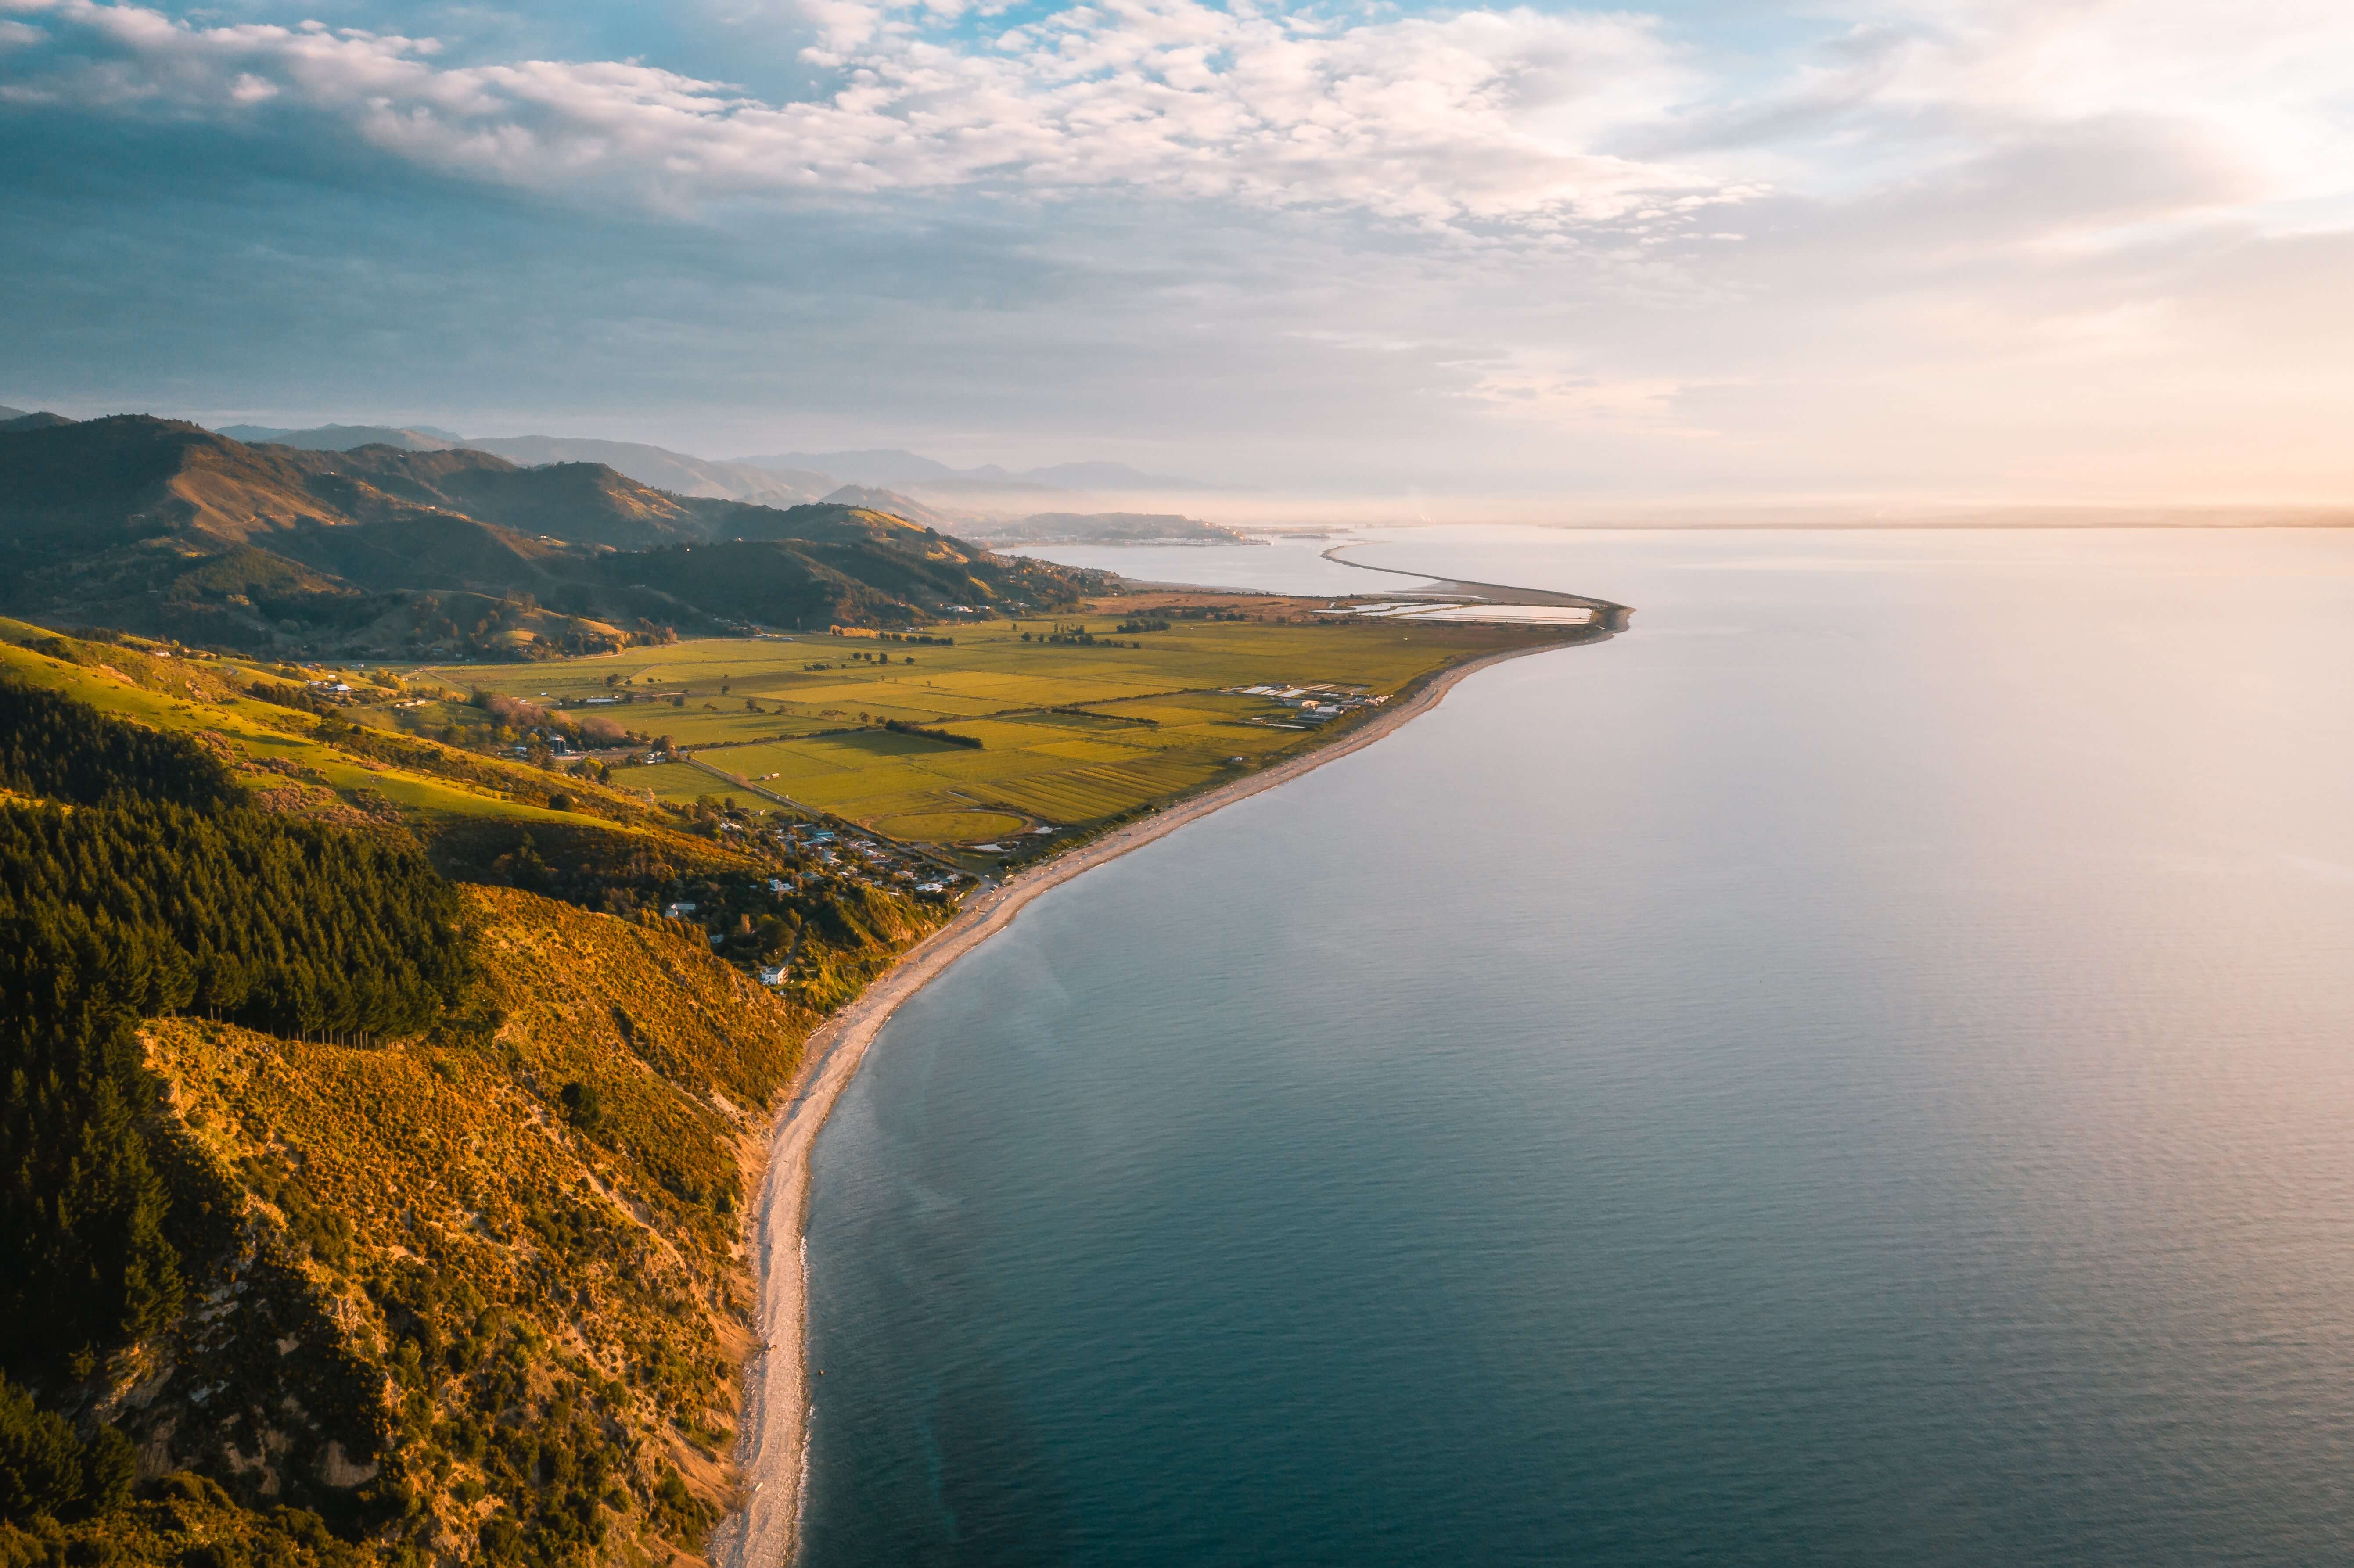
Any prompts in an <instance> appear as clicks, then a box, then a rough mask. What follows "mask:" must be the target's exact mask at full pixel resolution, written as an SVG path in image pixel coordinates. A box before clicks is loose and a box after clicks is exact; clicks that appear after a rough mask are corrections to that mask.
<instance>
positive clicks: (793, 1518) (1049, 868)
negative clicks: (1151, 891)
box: [711, 641, 1581, 1568]
mask: <svg viewBox="0 0 2354 1568" xmlns="http://www.w3.org/2000/svg"><path fill="white" fill-rule="evenodd" d="M1580 645H1581V643H1580V641H1556V642H1543V643H1536V644H1532V645H1531V646H1529V647H1526V648H1513V649H1507V650H1505V651H1504V652H1498V653H1490V654H1488V655H1486V656H1485V657H1482V658H1479V659H1473V660H1470V661H1468V662H1464V663H1461V664H1457V665H1452V666H1450V667H1448V668H1447V669H1444V670H1438V671H1434V672H1432V673H1430V674H1429V675H1426V676H1425V677H1423V679H1422V682H1421V683H1420V684H1419V685H1418V686H1416V685H1409V686H1408V687H1407V688H1406V690H1405V691H1404V692H1401V693H1400V694H1398V696H1397V697H1396V698H1395V699H1394V702H1393V703H1392V704H1391V705H1388V706H1385V707H1384V708H1382V709H1381V710H1379V711H1378V712H1377V713H1375V714H1374V715H1373V716H1371V717H1369V718H1366V719H1364V720H1362V721H1360V722H1359V723H1358V724H1356V725H1355V726H1353V727H1352V731H1351V733H1349V734H1347V735H1345V736H1341V737H1339V738H1336V739H1335V740H1333V741H1332V742H1331V744H1330V745H1326V746H1320V747H1316V748H1315V749H1314V750H1312V751H1309V752H1306V753H1304V754H1302V755H1300V756H1299V757H1295V758H1290V759H1288V760H1287V761H1284V762H1280V763H1278V764H1277V765H1276V766H1274V767H1272V768H1267V769H1266V770H1265V771H1263V772H1259V773H1255V774H1252V775H1250V776H1248V777H1246V778H1242V779H1235V780H1234V781H1233V782H1231V783H1227V784H1222V785H1220V786H1218V787H1217V788H1216V789H1210V790H1206V791H1204V793H1202V794H1199V795H1195V796H1193V797H1191V798H1189V799H1185V800H1177V801H1174V802H1172V803H1171V804H1170V805H1168V806H1166V807H1164V808H1162V809H1161V810H1158V811H1155V812H1154V813H1153V814H1152V815H1150V817H1147V818H1145V819H1144V820H1143V821H1138V822H1131V823H1129V825H1128V826H1126V827H1123V828H1119V829H1117V830H1115V831H1114V832H1110V833H1108V834H1106V835H1104V836H1103V837H1102V838H1100V839H1097V840H1096V841H1095V842H1092V843H1088V844H1084V845H1081V846H1080V847H1078V848H1076V849H1074V850H1072V851H1071V852H1070V853H1067V854H1064V855H1058V856H1056V857H1055V858H1054V859H1053V860H1050V861H1048V862H1046V863H1044V864H1042V865H1038V866H1035V867H1033V868H1031V869H1029V870H1026V871H1023V872H1019V873H1016V874H1014V875H1013V876H1012V877H1010V878H1008V879H1007V880H1006V881H1005V882H1003V883H1002V884H1000V885H998V886H995V887H992V888H989V889H987V890H985V891H983V892H981V893H977V894H975V895H973V896H972V898H971V899H970V901H968V902H967V904H966V905H965V906H964V908H963V909H962V910H960V912H959V913H958V914H957V916H956V917H955V918H954V919H952V920H950V921H949V923H948V924H947V925H945V926H943V927H940V928H939V929H938V930H937V931H935V932H933V933H932V934H931V935H930V936H928V937H927V938H924V939H923V940H922V941H920V942H918V943H917V944H916V945H915V946H914V947H912V948H908V949H907V952H906V953H905V954H903V955H901V957H900V959H899V961H898V962H897V963H896V964H895V965H893V966H892V967H891V969H889V970H887V971H885V973H884V974H883V975H882V976H881V977H880V978H879V979H877V980H875V982H874V983H873V984H871V985H869V986H868V987H867V988H866V989H865V990H864V991H862V992H861V993H860V994H859V996H858V998H857V1000H856V1001H853V1002H851V1003H850V1004H849V1005H848V1006H846V1007H844V1008H843V1010H842V1011H841V1012H837V1013H836V1014H834V1015H833V1017H832V1018H830V1019H828V1020H827V1021H826V1022H825V1023H824V1024H823V1025H822V1027H820V1028H819V1029H817V1030H816V1031H815V1032H813V1033H811V1035H810V1037H809V1039H808V1041H807V1042H806V1044H805V1045H804V1047H803V1054H802V1060H801V1068H800V1070H799V1071H798V1072H796V1073H795V1075H794V1076H793V1081H792V1085H791V1086H790V1089H789V1091H788V1092H787V1094H786V1096H785V1099H784V1108H783V1109H782V1110H780V1111H779V1113H778V1114H777V1118H776V1120H775V1122H774V1123H773V1125H772V1126H771V1128H770V1129H769V1138H768V1149H767V1160H766V1162H765V1168H764V1170H763V1171H762V1172H761V1176H760V1180H759V1183H758V1185H759V1196H758V1202H757V1204H756V1207H755V1208H754V1211H753V1216H752V1223H751V1234H750V1236H749V1238H748V1239H749V1241H750V1244H751V1245H750V1246H749V1248H748V1266H749V1267H750V1268H751V1270H752V1277H753V1285H754V1287H755V1289H756V1291H757V1293H758V1300H759V1320H758V1327H757V1330H756V1335H757V1338H758V1342H760V1343H762V1344H765V1345H767V1346H768V1347H769V1349H768V1351H766V1352H761V1351H755V1353H754V1354H753V1355H752V1357H751V1358H750V1359H749V1360H748V1361H747V1362H746V1366H745V1374H744V1399H743V1413H742V1419H741V1429H740V1431H739V1434H738V1436H737V1463H738V1466H739V1467H740V1469H741V1472H742V1476H743V1484H744V1486H745V1487H746V1488H747V1491H746V1492H745V1506H744V1508H743V1510H742V1511H740V1512H738V1513H735V1514H731V1515H730V1516H729V1517H728V1518H727V1519H726V1520H724V1521H723V1522H722V1523H721V1524H720V1526H719V1529H718V1531H717V1532H716V1535H715V1539H714V1541H713V1550H712V1552H711V1557H712V1560H713V1561H714V1562H715V1563H725V1564H726V1565H727V1568H788V1565H789V1564H790V1563H794V1562H796V1561H798V1560H799V1557H800V1553H801V1507H802V1502H803V1499H804V1495H805V1492H806V1486H807V1477H808V1460H809V1455H808V1443H809V1410H810V1389H809V1383H810V1381H811V1380H810V1376H809V1368H808V1330H809V1318H808V1313H809V1296H808V1273H807V1270H808V1254H807V1242H806V1236H807V1232H808V1228H809V1203H810V1180H811V1179H810V1158H811V1151H812V1150H814V1149H815V1147H816V1144H817V1136H818V1134H819V1132H820V1131H821V1130H822V1129H823V1128H824V1126H825V1120H826V1118H827V1117H828V1116H829V1115H830V1114H832V1110H833V1107H834V1102H835V1101H837V1100H838V1099H840V1098H841V1097H842V1092H843V1090H844V1089H846V1088H848V1087H849V1086H850V1083H851V1080H852V1079H853V1078H854V1077H856V1076H857V1074H858V1068H859V1065H860V1063H861V1062H863V1061H864V1059H865V1055H866V1049H867V1047H868V1046H869V1045H871V1044H873V1043H874V1040H875V1035H876V1034H878V1033H880V1032H881V1031H882V1028H883V1025H884V1024H885V1022H888V1021H889V1019H890V1017H891V1015H892V1014H893V1013H894V1012H896V1011H898V1009H899V1006H900V1004H901V1003H903V1002H905V1001H907V999H908V998H909V997H912V996H914V995H915V994H916V993H917V991H921V990H922V989H923V988H924V987H925V986H927V985H928V984H930V983H931V981H932V980H935V979H937V978H938V976H939V975H940V974H942V973H943V972H944V971H946V970H947V969H949V966H951V965H953V964H954V963H955V962H956V961H957V960H958V959H961V958H963V957H964V956H965V955H966V954H967V953H969V952H970V951H972V949H973V948H977V947H979V946H980V945H981V943H982V942H984V941H986V940H988V939H989V938H991V937H992V936H994V935H996V934H997V933H998V932H999V931H1002V930H1003V929H1004V928H1005V927H1007V926H1009V925H1011V924H1012V923H1013V917H1014V916H1016V915H1017V914H1019V913H1020V912H1021V911H1022V908H1023V906H1025V905H1027V904H1028V903H1029V902H1030V901H1031V900H1032V899H1034V898H1035V897H1037V896H1038V895H1040V894H1042V893H1044V892H1046V891H1047V890H1048V889H1050V888H1054V887H1058V886H1060V885H1063V884H1064V883H1066V882H1068V881H1070V880H1071V879H1072V878H1073V877H1075V876H1077V875H1079V874H1081V873H1083V872H1087V871H1091V870H1093V869H1094V868H1095V867H1097V866H1099V865H1102V864H1104V863H1107V862H1109V861H1113V860H1117V859H1119V857H1120V856H1121V855H1124V854H1126V853H1129V851H1130V850H1135V849H1140V848H1142V847H1143V846H1144V845H1146V844H1149V843H1150V842H1152V841H1154V840H1155V839H1158V838H1160V837H1161V836H1162V835H1164V834H1166V833H1171V832H1175V831H1176V830H1177V829H1179V828H1182V827H1183V826H1185V825H1186V824H1188V823H1190V822H1194V821H1200V820H1201V819H1202V818H1204V817H1206V816H1208V815H1209V814H1210V813H1211V812H1213V811H1215V810H1220V809H1222V808H1224V807H1226V806H1231V805H1233V804H1234V803H1235V801H1237V800H1247V799H1249V798H1250V797H1251V796H1253V795H1256V794H1258V793H1260V792H1261V791H1262V790H1267V789H1274V788H1276V787H1277V786H1278V785H1280V784H1286V783H1288V782H1290V781H1291V780H1292V779H1297V778H1299V776H1300V775H1302V774H1304V773H1307V772H1310V771H1311V770H1312V769H1314V768H1320V767H1322V766H1323V765H1324V764H1326V763H1328V762H1331V761H1333V760H1334V759H1336V758H1342V757H1346V756H1348V755H1349V754H1350V753H1351V752H1353V751H1357V750H1359V749H1361V748H1363V747H1367V746H1371V745H1372V744H1373V742H1375V741H1377V740H1379V739H1381V738H1382V737H1383V736H1386V735H1388V734H1390V733H1391V732H1392V731H1393V730H1395V729H1397V728H1399V727H1400V726H1404V725H1405V724H1406V723H1407V722H1408V721H1409V720H1412V719H1414V718H1416V717H1417V716H1418V715H1422V714H1426V713H1427V712H1429V711H1430V710H1431V709H1433V708H1435V707H1437V705H1439V704H1440V703H1441V702H1442V701H1444V700H1445V699H1446V696H1447V693H1448V692H1450V691H1452V690H1453V689H1454V688H1455V686H1456V685H1457V683H1459V682H1461V681H1463V680H1465V679H1467V678H1468V677H1469V676H1471V675H1472V674H1475V673H1478V672H1479V671H1481V670H1485V669H1488V668H1490V666H1492V665H1496V664H1500V663H1502V662H1505V661H1506V660H1508V659H1517V658H1520V657H1522V655H1524V654H1530V653H1543V652H1551V651H1553V650H1554V649H1559V648H1574V647H1577V646H1580Z"/></svg>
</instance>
